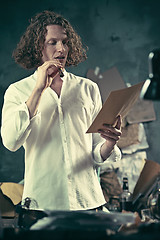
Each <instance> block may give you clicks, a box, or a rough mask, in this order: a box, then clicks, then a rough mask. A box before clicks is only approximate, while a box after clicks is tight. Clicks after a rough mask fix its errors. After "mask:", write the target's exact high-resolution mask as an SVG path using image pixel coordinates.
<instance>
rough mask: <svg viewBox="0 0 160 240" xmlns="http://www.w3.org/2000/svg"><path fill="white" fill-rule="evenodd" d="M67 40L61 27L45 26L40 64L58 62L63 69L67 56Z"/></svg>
mask: <svg viewBox="0 0 160 240" xmlns="http://www.w3.org/2000/svg"><path fill="white" fill-rule="evenodd" d="M67 43H68V38H67V35H66V32H65V30H64V28H63V27H61V26H59V25H49V26H47V34H46V38H45V42H44V49H43V51H42V54H43V56H42V62H43V63H44V62H46V61H49V60H58V61H59V62H60V63H61V64H62V65H63V66H64V67H65V64H66V60H67V56H68V45H67Z"/></svg>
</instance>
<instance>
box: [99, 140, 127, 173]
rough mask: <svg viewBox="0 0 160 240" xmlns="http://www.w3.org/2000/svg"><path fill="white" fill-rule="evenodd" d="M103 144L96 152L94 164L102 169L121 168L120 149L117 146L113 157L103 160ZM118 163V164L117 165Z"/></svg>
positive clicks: (112, 154)
mask: <svg viewBox="0 0 160 240" xmlns="http://www.w3.org/2000/svg"><path fill="white" fill-rule="evenodd" d="M101 146H102V144H98V145H97V146H96V148H95V151H94V162H95V164H96V165H97V166H99V167H101V168H105V169H106V168H112V169H113V166H116V165H117V166H119V163H120V162H119V160H120V159H121V157H122V154H121V151H120V149H119V148H118V147H117V145H115V147H114V149H113V151H112V153H111V155H110V156H109V157H108V158H107V159H106V160H103V159H102V157H101V154H100V148H101ZM115 163H116V164H115Z"/></svg>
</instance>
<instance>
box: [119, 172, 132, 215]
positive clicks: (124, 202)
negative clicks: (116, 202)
mask: <svg viewBox="0 0 160 240" xmlns="http://www.w3.org/2000/svg"><path fill="white" fill-rule="evenodd" d="M131 197H132V194H131V193H130V191H129V187H128V178H127V177H124V178H123V192H122V193H121V195H120V211H121V212H122V210H125V211H131V210H132V201H131Z"/></svg>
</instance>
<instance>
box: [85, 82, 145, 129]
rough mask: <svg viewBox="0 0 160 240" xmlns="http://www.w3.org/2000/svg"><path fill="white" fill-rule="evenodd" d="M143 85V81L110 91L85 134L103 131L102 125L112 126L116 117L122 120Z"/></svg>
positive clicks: (137, 97) (136, 98)
mask: <svg viewBox="0 0 160 240" xmlns="http://www.w3.org/2000/svg"><path fill="white" fill-rule="evenodd" d="M143 84H144V81H143V82H140V83H138V84H136V85H133V86H131V87H128V88H127V87H126V88H124V89H120V90H116V91H112V92H111V93H110V94H109V96H108V98H107V100H106V101H105V103H104V105H103V106H102V108H101V110H100V112H99V113H98V115H97V117H96V118H95V120H94V121H93V123H92V124H91V126H90V127H89V129H88V130H87V133H95V132H98V130H99V129H103V124H110V125H112V124H114V123H115V120H116V117H117V116H118V115H121V117H122V119H123V118H124V117H125V116H126V115H127V113H128V112H129V110H130V109H131V107H132V106H133V105H134V103H135V102H136V101H137V100H138V99H139V96H140V91H141V89H142V86H143Z"/></svg>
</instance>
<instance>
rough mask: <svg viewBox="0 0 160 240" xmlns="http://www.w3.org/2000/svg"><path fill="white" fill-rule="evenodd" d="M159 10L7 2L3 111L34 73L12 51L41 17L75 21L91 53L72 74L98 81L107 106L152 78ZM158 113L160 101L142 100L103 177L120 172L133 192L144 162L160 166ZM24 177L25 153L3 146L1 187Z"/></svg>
mask: <svg viewBox="0 0 160 240" xmlns="http://www.w3.org/2000/svg"><path fill="white" fill-rule="evenodd" d="M159 8H160V1H158V0H94V1H90V0H85V1H83V0H65V1H64V0H59V1H55V0H45V1H43V0H32V1H31V0H28V1H20V0H15V1H9V0H6V1H4V2H3V3H1V4H0V32H1V35H0V36H1V37H0V53H1V56H0V108H2V105H3V96H4V92H5V90H6V88H7V87H8V86H9V85H10V84H11V83H13V82H16V81H18V80H20V79H22V78H24V77H26V76H28V75H29V74H31V73H32V71H28V70H25V69H22V68H21V67H19V66H18V65H16V64H15V63H14V60H13V59H12V51H13V49H14V48H15V47H16V44H17V43H18V41H19V39H20V37H21V35H22V34H23V32H24V31H25V29H26V27H27V26H28V23H29V22H28V20H29V19H30V18H31V17H32V16H33V15H35V14H36V13H38V12H40V11H43V10H46V9H48V10H53V11H55V12H58V13H60V14H62V15H63V16H64V17H66V18H67V19H68V20H69V21H70V23H71V24H72V25H73V27H74V28H75V30H76V31H77V32H78V33H79V35H80V36H81V38H82V41H83V43H84V44H85V45H87V46H88V48H89V51H88V59H87V60H86V61H85V62H83V63H81V64H80V65H79V66H77V67H70V68H68V69H67V70H68V71H71V72H73V73H74V74H77V75H80V76H83V77H87V78H90V79H91V80H92V81H95V82H96V83H97V84H98V86H99V88H100V92H101V95H102V101H103V103H104V102H105V100H106V99H107V97H108V95H109V93H110V91H112V90H117V89H120V88H125V87H129V86H132V85H134V84H137V83H139V82H142V81H145V80H146V79H147V78H148V54H149V52H150V51H152V50H153V49H156V48H159V47H160V29H159V26H160V15H159ZM159 107H160V102H158V101H141V100H138V102H137V103H136V104H135V105H134V107H133V108H132V109H131V111H130V112H129V114H128V115H127V116H126V118H125V121H124V123H123V134H122V138H121V140H120V141H119V143H118V145H119V147H120V148H121V151H122V161H121V164H120V165H116V164H115V165H112V166H109V165H108V166H106V168H105V167H104V169H101V173H102V174H103V173H105V172H106V171H108V169H114V170H116V174H117V177H118V180H119V182H118V183H117V182H115V185H116V186H117V184H119V183H121V180H122V176H124V173H125V174H126V175H127V176H128V178H129V183H130V191H131V192H133V189H134V186H135V184H136V181H137V179H138V177H139V174H140V172H141V170H142V169H143V166H144V164H145V159H148V160H152V161H154V162H157V163H159V164H160V158H159V156H160V148H159V132H160V111H159ZM23 174H24V150H23V148H21V149H19V150H18V151H17V152H14V153H13V152H10V151H8V150H7V149H5V147H4V146H3V144H2V142H1V141H0V182H15V183H18V182H20V181H21V180H22V179H23ZM112 177H113V176H112ZM108 187H109V186H107V188H108Z"/></svg>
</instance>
